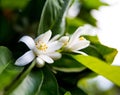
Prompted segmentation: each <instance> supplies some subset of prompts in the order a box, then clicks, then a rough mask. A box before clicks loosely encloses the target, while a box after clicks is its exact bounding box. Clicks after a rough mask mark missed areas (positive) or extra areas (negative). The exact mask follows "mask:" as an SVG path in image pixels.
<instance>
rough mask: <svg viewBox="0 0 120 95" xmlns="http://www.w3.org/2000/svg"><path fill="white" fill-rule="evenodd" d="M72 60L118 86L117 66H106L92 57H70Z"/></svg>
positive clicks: (119, 68)
mask: <svg viewBox="0 0 120 95" xmlns="http://www.w3.org/2000/svg"><path fill="white" fill-rule="evenodd" d="M72 58H74V59H75V60H77V61H78V62H80V63H81V64H83V65H84V66H86V67H87V68H89V69H90V70H92V71H94V72H95V73H97V74H100V75H102V76H104V77H106V78H107V79H109V80H111V81H112V82H113V83H115V84H116V85H118V86H120V76H119V74H120V67H119V66H111V65H109V64H106V63H105V62H104V61H101V60H100V59H98V58H95V57H92V56H83V55H72Z"/></svg>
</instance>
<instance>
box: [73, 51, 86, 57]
mask: <svg viewBox="0 0 120 95" xmlns="http://www.w3.org/2000/svg"><path fill="white" fill-rule="evenodd" d="M73 52H75V53H79V54H82V55H85V56H87V54H86V53H85V52H82V51H77V50H73Z"/></svg>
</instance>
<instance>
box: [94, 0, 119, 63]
mask: <svg viewBox="0 0 120 95" xmlns="http://www.w3.org/2000/svg"><path fill="white" fill-rule="evenodd" d="M104 1H107V2H108V3H109V4H110V6H106V7H101V8H100V9H99V11H94V12H93V15H94V16H95V17H96V19H97V20H98V27H99V29H100V30H99V33H98V35H99V39H100V41H101V42H102V43H103V44H105V45H107V46H110V47H114V48H116V49H117V50H118V54H117V56H116V58H115V60H114V62H113V65H120V0H104Z"/></svg>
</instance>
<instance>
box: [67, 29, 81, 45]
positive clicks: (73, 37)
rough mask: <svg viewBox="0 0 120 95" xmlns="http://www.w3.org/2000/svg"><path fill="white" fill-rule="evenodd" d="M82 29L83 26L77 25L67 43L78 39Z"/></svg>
mask: <svg viewBox="0 0 120 95" xmlns="http://www.w3.org/2000/svg"><path fill="white" fill-rule="evenodd" d="M82 30H83V28H82V27H79V28H78V29H77V30H76V31H75V32H74V33H73V35H72V36H71V38H70V41H69V43H68V45H72V44H73V43H74V42H75V40H76V39H78V38H79V37H80V35H81V34H82Z"/></svg>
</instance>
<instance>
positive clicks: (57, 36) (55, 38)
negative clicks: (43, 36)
mask: <svg viewBox="0 0 120 95" xmlns="http://www.w3.org/2000/svg"><path fill="white" fill-rule="evenodd" d="M59 37H60V35H59V34H57V35H55V36H54V37H53V38H52V39H51V40H50V41H49V42H53V41H56V40H57V39H58V38H59Z"/></svg>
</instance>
